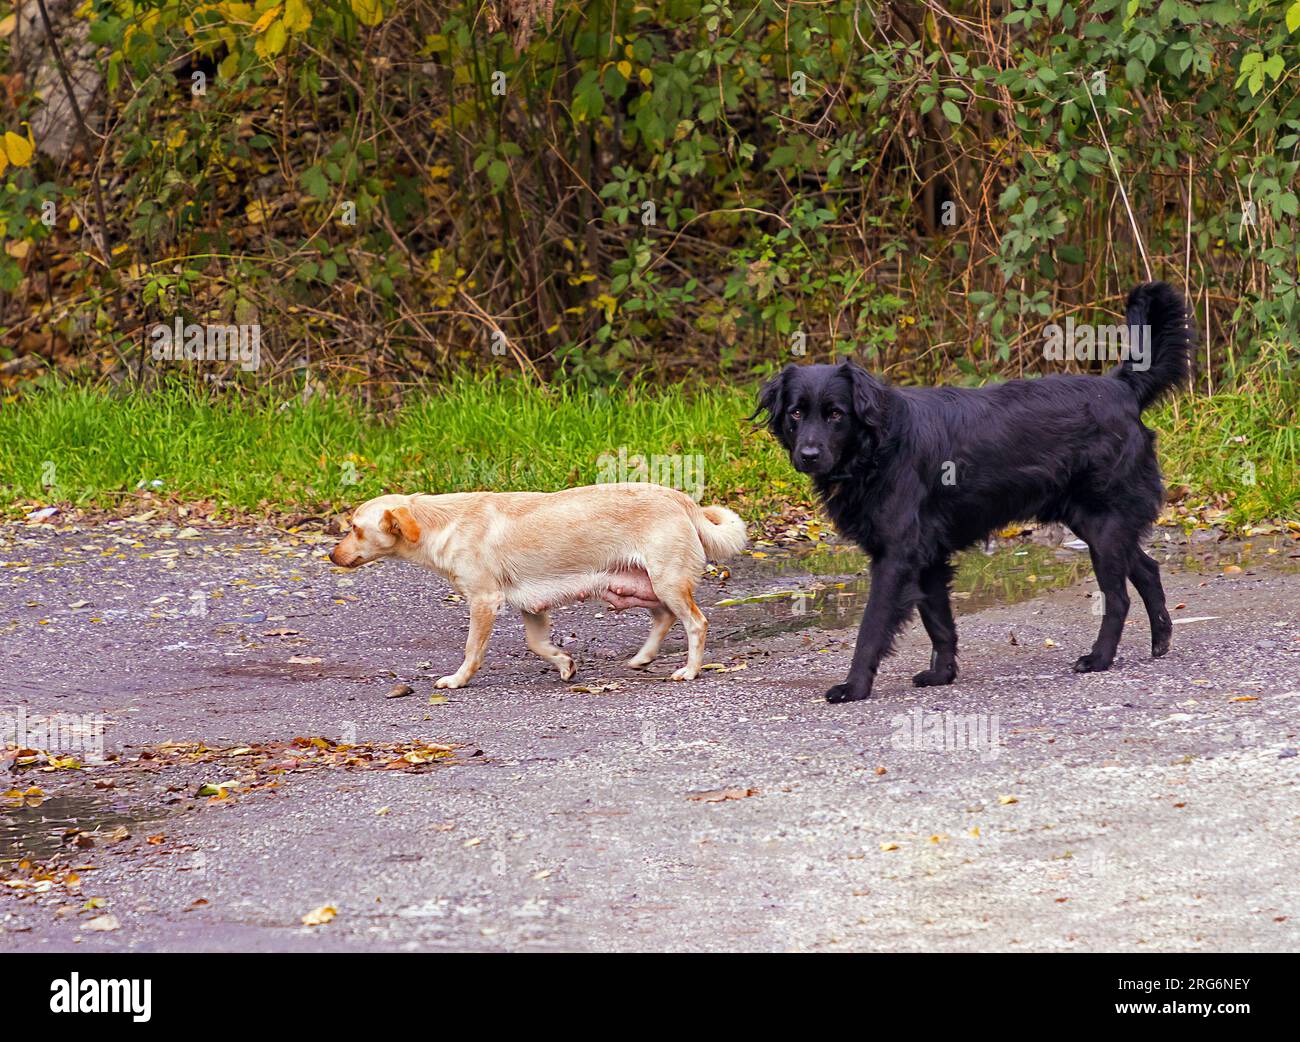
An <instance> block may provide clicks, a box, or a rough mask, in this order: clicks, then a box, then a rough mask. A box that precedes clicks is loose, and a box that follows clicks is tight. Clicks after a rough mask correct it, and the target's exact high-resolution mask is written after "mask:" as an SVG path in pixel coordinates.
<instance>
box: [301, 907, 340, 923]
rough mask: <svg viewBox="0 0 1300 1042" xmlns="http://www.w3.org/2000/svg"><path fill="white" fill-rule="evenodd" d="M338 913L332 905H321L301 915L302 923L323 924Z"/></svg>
mask: <svg viewBox="0 0 1300 1042" xmlns="http://www.w3.org/2000/svg"><path fill="white" fill-rule="evenodd" d="M338 914H339V910H338V909H337V908H335V907H334V906H333V905H321V906H320V907H319V908H315V909H313V910H312V911H310V912H308V913H307V914H306V915H304V916H303V917H302V925H303V926H324V925H325V924H326V923H328V922H329V921H330V920H331V919H333V918H334V917H335V916H336V915H338Z"/></svg>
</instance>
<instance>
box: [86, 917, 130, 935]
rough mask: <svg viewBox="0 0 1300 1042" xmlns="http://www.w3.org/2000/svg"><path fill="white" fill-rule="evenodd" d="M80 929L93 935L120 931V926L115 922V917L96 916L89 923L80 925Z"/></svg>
mask: <svg viewBox="0 0 1300 1042" xmlns="http://www.w3.org/2000/svg"><path fill="white" fill-rule="evenodd" d="M81 928H82V929H83V930H90V931H92V932H94V933H107V932H108V931H109V930H120V929H122V924H121V923H119V922H118V921H117V916H115V915H97V916H95V918H94V919H92V920H90V922H88V923H82V925H81Z"/></svg>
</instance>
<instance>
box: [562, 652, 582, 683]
mask: <svg viewBox="0 0 1300 1042" xmlns="http://www.w3.org/2000/svg"><path fill="white" fill-rule="evenodd" d="M576 672H578V667H577V666H576V665H575V664H574V661H573V659H571V658H567V657H566V658H565V660H564V661H563V662H561V663H560V679H561V680H572V679H573V674H574V673H576Z"/></svg>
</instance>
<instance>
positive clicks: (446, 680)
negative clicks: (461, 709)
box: [433, 673, 466, 688]
mask: <svg viewBox="0 0 1300 1042" xmlns="http://www.w3.org/2000/svg"><path fill="white" fill-rule="evenodd" d="M465 683H466V682H465V681H464V680H461V679H460V677H459V676H457V675H456V674H455V673H453V674H452V675H451V676H449V677H439V678H438V682H437V683H436V684H434V685H433V686H434V687H439V688H447V687H464V686H465Z"/></svg>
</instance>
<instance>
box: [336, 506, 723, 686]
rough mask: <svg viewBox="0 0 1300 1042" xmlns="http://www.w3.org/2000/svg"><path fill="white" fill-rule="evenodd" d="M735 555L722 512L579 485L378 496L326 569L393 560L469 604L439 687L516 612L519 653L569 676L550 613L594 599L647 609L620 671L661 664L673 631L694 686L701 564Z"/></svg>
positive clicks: (479, 660)
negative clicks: (465, 630)
mask: <svg viewBox="0 0 1300 1042" xmlns="http://www.w3.org/2000/svg"><path fill="white" fill-rule="evenodd" d="M744 545H745V523H744V522H743V521H741V520H740V518H739V517H737V516H736V515H735V514H734V513H732V512H731V511H730V510H727V509H725V508H724V507H718V506H708V507H701V506H700V505H699V504H697V503H696V502H695V501H694V500H692V499H691V498H690V496H687V495H686V494H685V493H682V492H678V491H676V490H674V489H670V488H664V487H663V486H662V485H651V484H646V483H643V482H628V483H624V484H609V485H587V486H585V487H583V488H571V489H567V490H566V491H564V492H459V493H451V494H448V495H441V496H434V495H422V494H417V495H411V496H403V495H389V496H379V497H378V498H376V499H372V500H370V501H368V502H366V503H363V504H362V505H361V506H359V507H357V509H356V510H355V511H354V512H353V514H352V530H351V531H350V532H349V533H348V534H347V535H346V536H345V537H344V538H343V540H342V541H341V542H340V543H339V544H338V545H337V546H335V547H334V549H333V550H332V551H331V552H330V560H331V561H333V562H334V563H335V564H336V565H339V566H341V567H344V568H354V567H356V566H357V565H360V564H366V563H367V562H369V561H375V560H378V559H379V558H381V557H400V558H403V559H404V560H407V561H411V562H413V563H415V564H421V565H424V566H425V567H426V568H432V569H433V570H434V571H436V572H437V573H438V574H440V575H442V576H443V577H444V578H445V579H447V580H448V581H449V582H450V583H451V584H452V585H453V586H454V587H456V589H457V590H459V591H460V593H461V594H462V595H463V596H464V597H465V599H466V600H467V601H468V602H469V620H470V621H469V639H468V640H467V641H466V643H465V661H464V662H462V663H461V666H460V669H458V670H456V672H455V673H453V674H451V675H450V676H445V677H443V678H442V679H441V680H439V681H438V683H437V686H438V687H442V688H447V687H463V686H464V685H465V684H467V683H469V680H470V678H471V677H472V676H474V674H475V673H476V672H478V668H479V666H481V665H482V664H483V653H484V650H485V649H486V648H487V642H488V637H489V636H490V635H491V633H492V624H493V622H494V621H495V620H496V616H497V612H499V611H500V610H501V609H502V607H504V606H505V605H507V604H510V605H514V606H515V607H517V608H519V609H520V611H522V612H523V616H524V634H525V636H526V638H527V641H528V647H529V648H530V649H531V650H532V651H533V652H535V653H536V654H538V655H540V656H541V657H542V658H544V659H545V660H546V661H547V662H550V663H552V664H553V665H554V666H556V667H557V668H558V669H559V671H560V677H561V678H562V679H564V680H568V679H570V678H571V677H572V676H573V673H574V664H573V659H572V658H571V657H569V656H568V655H566V654H565V653H564V652H563V651H561V650H560V649H559V648H557V647H556V646H555V645H554V644H552V643H551V639H550V636H551V620H550V615H549V611H550V609H551V608H553V607H555V606H557V605H560V604H569V603H572V602H574V601H580V600H586V599H587V598H589V597H599V598H601V599H602V600H604V601H605V602H606V603H608V604H609V605H610V607H611V608H614V609H615V610H621V609H623V608H648V609H649V610H650V613H651V615H652V617H653V622H652V624H651V627H650V636H649V637H647V638H646V642H645V644H644V645H642V647H641V650H640V651H638V652H637V653H636V655H634V656H633V657H632V658H631V659H629V660H628V662H627V664H628V665H629V666H632V667H634V668H641V667H643V666H646V665H648V664H649V663H650V662H652V661H653V660H654V658H655V656H656V655H657V654H658V653H659V645H660V644H661V643H662V642H663V639H664V637H665V636H666V635H667V633H668V631H669V630H670V629H672V626H673V622H674V621H676V620H679V619H680V620H681V623H682V625H683V626H684V627H685V628H686V641H687V651H686V665H684V666H683V667H682V668H681V669H679V670H677V671H676V672H675V673H673V675H672V679H673V680H693V679H695V677H696V675H697V674H698V673H699V671H700V666H701V665H702V664H703V662H704V637H705V634H706V633H707V632H708V629H709V624H708V621H707V620H706V619H705V618H704V615H703V613H702V612H701V611H700V609H699V608H698V607H697V606H696V604H695V597H694V591H695V583H696V581H697V580H698V579H699V576H700V572H701V571H702V570H703V568H704V559H705V557H706V555H707V556H708V557H711V558H713V559H714V560H718V561H725V560H727V559H728V558H730V557H733V556H734V555H735V554H737V553H739V551H740V550H741V548H742V547H743V546H744Z"/></svg>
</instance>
